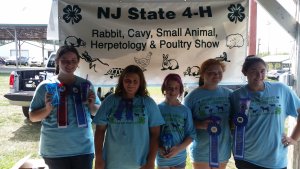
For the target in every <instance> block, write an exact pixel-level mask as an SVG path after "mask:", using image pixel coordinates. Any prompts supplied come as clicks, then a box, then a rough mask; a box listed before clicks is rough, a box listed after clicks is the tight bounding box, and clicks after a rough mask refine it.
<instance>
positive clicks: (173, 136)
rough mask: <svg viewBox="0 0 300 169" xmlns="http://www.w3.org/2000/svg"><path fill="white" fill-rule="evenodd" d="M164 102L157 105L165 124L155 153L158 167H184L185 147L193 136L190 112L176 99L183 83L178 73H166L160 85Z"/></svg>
mask: <svg viewBox="0 0 300 169" xmlns="http://www.w3.org/2000/svg"><path fill="white" fill-rule="evenodd" d="M161 91H162V93H163V94H164V95H165V100H164V102H162V103H160V104H159V105H158V107H159V109H160V112H161V113H162V116H163V117H164V120H165V122H166V123H165V124H164V125H163V126H162V127H161V132H160V148H159V152H158V153H157V155H156V164H157V166H158V169H171V168H172V169H173V168H176V169H184V168H185V165H186V156H187V152H186V147H187V146H188V145H189V144H190V143H191V142H192V140H193V139H194V138H195V135H196V132H195V129H194V125H193V119H192V114H191V111H190V109H189V108H187V107H186V106H184V105H182V104H181V103H180V101H179V100H178V97H180V96H181V95H182V93H183V84H182V81H181V78H180V76H179V75H178V74H168V75H167V76H166V77H165V79H164V82H163V84H162V87H161Z"/></svg>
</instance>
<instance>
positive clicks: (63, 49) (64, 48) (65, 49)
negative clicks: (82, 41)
mask: <svg viewBox="0 0 300 169" xmlns="http://www.w3.org/2000/svg"><path fill="white" fill-rule="evenodd" d="M68 52H72V53H75V54H76V56H77V59H78V61H79V60H80V55H79V53H78V50H77V49H76V48H75V47H73V46H66V45H64V46H61V47H59V49H58V50H57V52H56V56H55V74H58V73H59V65H58V61H59V59H60V58H61V57H62V56H63V55H64V54H66V53H68Z"/></svg>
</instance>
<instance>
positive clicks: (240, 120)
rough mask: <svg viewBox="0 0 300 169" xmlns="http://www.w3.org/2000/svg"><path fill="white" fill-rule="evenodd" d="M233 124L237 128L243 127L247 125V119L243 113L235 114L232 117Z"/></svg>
mask: <svg viewBox="0 0 300 169" xmlns="http://www.w3.org/2000/svg"><path fill="white" fill-rule="evenodd" d="M233 123H234V125H236V126H238V127H245V126H246V125H247V123H248V117H247V115H246V114H244V113H237V114H235V115H234V116H233Z"/></svg>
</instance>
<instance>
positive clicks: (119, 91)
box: [115, 65, 149, 96]
mask: <svg viewBox="0 0 300 169" xmlns="http://www.w3.org/2000/svg"><path fill="white" fill-rule="evenodd" d="M130 73H135V74H137V75H138V76H139V77H140V87H139V89H138V91H137V93H136V95H139V96H148V95H149V92H148V90H147V88H146V86H147V83H146V80H145V76H144V73H143V70H142V69H141V68H140V67H138V66H136V65H129V66H127V67H126V68H125V69H124V70H123V71H122V73H121V75H120V77H119V80H118V84H117V87H116V90H115V94H116V95H119V96H124V94H125V93H124V92H125V89H124V85H123V79H124V78H125V76H126V75H127V74H130Z"/></svg>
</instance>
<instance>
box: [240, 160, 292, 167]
mask: <svg viewBox="0 0 300 169" xmlns="http://www.w3.org/2000/svg"><path fill="white" fill-rule="evenodd" d="M235 166H236V168H238V169H272V168H265V167H261V166H258V165H255V164H252V163H249V162H247V161H244V160H235ZM282 169H286V167H285V168H282Z"/></svg>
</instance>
